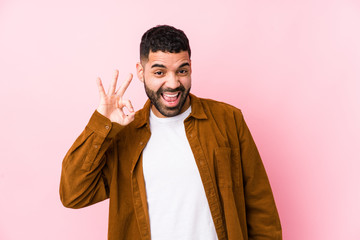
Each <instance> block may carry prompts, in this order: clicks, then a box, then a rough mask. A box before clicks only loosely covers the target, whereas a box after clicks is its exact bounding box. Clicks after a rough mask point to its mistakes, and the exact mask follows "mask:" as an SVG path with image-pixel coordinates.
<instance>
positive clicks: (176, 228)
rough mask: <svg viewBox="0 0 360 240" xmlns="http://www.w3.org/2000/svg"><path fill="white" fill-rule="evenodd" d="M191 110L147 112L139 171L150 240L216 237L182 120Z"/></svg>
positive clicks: (210, 239) (207, 238)
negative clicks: (147, 126)
mask: <svg viewBox="0 0 360 240" xmlns="http://www.w3.org/2000/svg"><path fill="white" fill-rule="evenodd" d="M190 112H191V108H190V107H189V108H188V109H187V110H186V111H185V112H184V113H182V114H180V115H177V116H175V117H170V118H158V117H156V116H155V115H154V114H153V112H152V111H150V129H151V137H150V140H149V142H148V143H147V145H146V147H145V149H144V152H143V169H144V170H143V171H144V178H145V186H146V194H147V202H148V208H149V218H150V228H151V239H152V240H169V239H171V240H180V239H181V240H191V239H194V240H216V239H218V238H217V235H216V231H215V226H214V222H213V219H212V217H211V213H210V209H209V204H208V201H207V199H206V195H205V191H204V187H203V184H202V181H201V178H200V174H199V170H198V168H197V165H196V162H195V159H194V155H193V153H192V151H191V148H190V145H189V142H188V140H187V138H186V134H185V127H184V120H185V118H186V117H188V116H189V114H190Z"/></svg>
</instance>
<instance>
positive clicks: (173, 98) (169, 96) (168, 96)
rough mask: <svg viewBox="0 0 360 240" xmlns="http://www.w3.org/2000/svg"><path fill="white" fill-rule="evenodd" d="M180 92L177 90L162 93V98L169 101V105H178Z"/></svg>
mask: <svg viewBox="0 0 360 240" xmlns="http://www.w3.org/2000/svg"><path fill="white" fill-rule="evenodd" d="M180 93H181V92H176V93H173V92H171V93H166V92H165V93H161V97H162V99H163V100H164V101H165V102H166V103H167V105H169V106H176V105H177V104H178V102H179V99H180Z"/></svg>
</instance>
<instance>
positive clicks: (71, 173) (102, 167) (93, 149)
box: [60, 112, 121, 208]
mask: <svg viewBox="0 0 360 240" xmlns="http://www.w3.org/2000/svg"><path fill="white" fill-rule="evenodd" d="M120 130H121V127H120V125H118V124H114V123H111V122H110V120H109V119H107V118H105V117H104V116H102V115H101V114H99V113H98V112H95V113H94V114H93V116H92V117H91V119H90V121H89V123H88V125H87V126H86V128H85V129H84V131H83V132H82V133H81V135H80V136H79V137H78V138H77V139H76V141H75V142H74V144H73V145H72V147H71V148H70V150H69V151H68V153H67V154H66V156H65V158H64V160H63V163H62V172H61V181H60V198H61V201H62V203H63V204H64V206H66V207H70V208H81V207H85V206H88V205H91V204H94V203H96V202H99V201H102V200H104V199H106V198H107V197H108V184H109V181H110V178H111V176H110V171H109V161H112V159H113V158H114V156H112V155H111V154H109V153H108V150H109V148H111V147H112V145H113V141H114V138H115V136H116V134H117V133H118V132H119V131H120Z"/></svg>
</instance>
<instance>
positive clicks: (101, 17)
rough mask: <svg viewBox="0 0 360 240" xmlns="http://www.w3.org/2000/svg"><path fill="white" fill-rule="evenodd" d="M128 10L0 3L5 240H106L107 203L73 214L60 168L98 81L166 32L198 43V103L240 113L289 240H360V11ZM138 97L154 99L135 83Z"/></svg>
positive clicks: (344, 2)
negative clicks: (179, 32) (155, 30)
mask: <svg viewBox="0 0 360 240" xmlns="http://www.w3.org/2000/svg"><path fill="white" fill-rule="evenodd" d="M100 2H102V3H100ZM130 2H131V1H126V2H125V1H115V0H108V1H88V0H87V1H85V0H78V1H73V0H71V1H70V0H62V1H60V0H58V1H47V0H34V1H26V0H2V1H0V79H1V85H0V86H1V95H0V98H1V99H0V107H1V112H2V118H1V124H0V130H1V139H0V140H1V144H0V146H1V151H0V239H4V240H13V239H16V240H20V239H53V240H57V239H59V240H60V239H88V240H90V239H94V240H95V239H96V240H98V239H106V233H107V214H108V210H107V206H108V202H107V201H105V202H103V203H101V204H98V205H96V206H93V207H89V208H85V209H82V210H70V209H65V208H64V207H62V205H61V203H60V200H59V196H58V185H59V178H60V170H61V161H62V158H63V157H64V155H65V153H66V151H67V149H68V148H69V147H70V145H71V144H72V142H73V141H74V140H75V138H76V136H77V135H78V134H79V133H80V132H81V131H82V129H83V127H84V126H85V124H86V123H87V121H88V119H89V117H90V115H91V114H92V112H93V111H94V110H95V108H96V107H97V101H98V92H97V88H96V84H95V79H96V77H97V76H101V77H103V79H104V81H105V84H107V83H108V82H109V80H110V78H111V76H112V73H113V69H115V68H119V69H120V76H122V77H125V76H127V73H128V72H133V73H135V63H136V61H137V60H138V44H139V40H140V37H141V35H142V33H143V32H144V31H145V30H147V29H148V28H150V27H152V26H154V25H156V24H164V23H166V24H171V25H175V26H177V27H179V28H181V29H183V30H184V31H185V32H186V33H187V34H188V37H189V38H190V41H191V44H192V50H193V57H192V60H193V88H192V92H193V93H195V94H197V95H199V96H202V97H209V98H215V99H217V100H221V101H226V102H229V103H231V104H233V105H235V106H237V107H239V108H241V109H242V110H243V112H244V114H245V117H246V120H247V122H248V125H249V127H250V129H251V130H252V133H253V135H254V138H255V140H256V142H257V145H258V147H259V150H260V153H261V155H262V157H263V161H264V164H265V166H266V169H267V172H268V175H269V178H270V181H271V184H272V187H273V191H274V195H275V199H276V202H277V205H278V209H279V213H280V216H281V221H282V226H283V232H284V239H289V240H304V239H305V240H335V239H336V240H338V239H346V240H358V239H360V227H359V216H360V206H359V203H360V191H359V190H360V187H359V183H360V176H359V174H358V171H359V169H360V161H359V160H360V153H359V149H360V140H359V137H360V127H359V126H360V124H359V122H360V67H359V66H360V44H359V43H360V31H359V29H360V28H359V26H360V3H359V1H356V0H353V1H350V0H332V1H329V0H326V1H325V0H324V1H321V0H293V1H278V0H275V1H266V0H255V1H250V0H249V1H245V0H243V1H235V0H234V1H228V0H224V1H193V0H191V1H190V0H183V1H173V2H172V1H157V0H153V1H145V0H140V1H133V2H134V3H130ZM127 95H128V97H129V98H130V99H131V100H132V102H133V103H134V105H135V107H136V109H139V108H140V107H141V106H142V104H143V102H144V100H145V99H146V96H145V94H144V91H143V86H142V84H141V83H140V81H137V79H135V81H133V83H132V84H131V86H130V88H129V89H128V92H127Z"/></svg>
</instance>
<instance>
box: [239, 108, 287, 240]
mask: <svg viewBox="0 0 360 240" xmlns="http://www.w3.org/2000/svg"><path fill="white" fill-rule="evenodd" d="M239 119H240V121H239V124H238V127H239V128H238V129H239V140H240V146H241V161H242V171H243V178H244V179H243V180H244V194H245V206H246V220H247V226H248V227H247V228H248V237H249V240H265V239H272V240H281V239H282V231H281V224H280V219H279V215H278V212H277V208H276V205H275V201H274V197H273V194H272V190H271V186H270V183H269V180H268V177H267V174H266V171H265V168H264V165H263V163H262V160H261V158H260V154H259V152H258V149H257V147H256V145H255V142H254V140H253V138H252V136H251V133H250V131H249V129H248V127H247V125H246V123H245V121H244V118H243V116H242V115H241V117H239Z"/></svg>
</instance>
